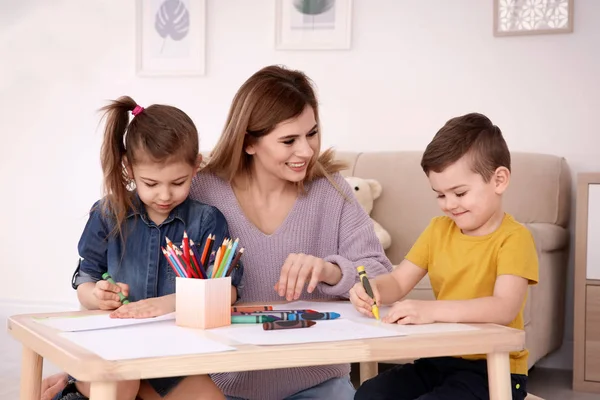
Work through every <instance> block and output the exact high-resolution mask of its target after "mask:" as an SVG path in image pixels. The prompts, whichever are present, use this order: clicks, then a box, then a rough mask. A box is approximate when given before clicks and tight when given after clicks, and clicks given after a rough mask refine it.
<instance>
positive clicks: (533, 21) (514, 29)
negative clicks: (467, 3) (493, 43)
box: [494, 0, 574, 36]
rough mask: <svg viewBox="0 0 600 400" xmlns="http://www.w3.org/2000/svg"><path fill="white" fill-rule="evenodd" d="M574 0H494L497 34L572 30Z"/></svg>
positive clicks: (514, 34) (509, 34) (532, 33)
mask: <svg viewBox="0 0 600 400" xmlns="http://www.w3.org/2000/svg"><path fill="white" fill-rule="evenodd" d="M573 3H574V0H494V36H517V35H540V34H552V33H571V32H573Z"/></svg>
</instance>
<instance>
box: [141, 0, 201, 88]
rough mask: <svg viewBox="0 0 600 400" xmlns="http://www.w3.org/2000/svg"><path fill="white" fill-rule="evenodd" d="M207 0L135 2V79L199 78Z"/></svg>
mask: <svg viewBox="0 0 600 400" xmlns="http://www.w3.org/2000/svg"><path fill="white" fill-rule="evenodd" d="M205 68H206V0H137V2H136V73H137V75H138V76H148V77H157V76H202V75H204V74H205Z"/></svg>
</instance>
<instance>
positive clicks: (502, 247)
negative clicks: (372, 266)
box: [406, 214, 538, 375]
mask: <svg viewBox="0 0 600 400" xmlns="http://www.w3.org/2000/svg"><path fill="white" fill-rule="evenodd" d="M406 259H407V260H409V261H410V262H412V263H413V264H415V265H417V266H419V267H421V268H423V269H426V270H427V272H428V274H429V279H430V281H431V287H432V289H433V292H434V294H435V298H436V299H437V300H470V299H475V298H479V297H487V296H492V295H493V294H494V285H495V283H496V277H497V276H499V275H517V276H520V277H523V278H525V279H528V280H529V284H530V285H534V284H536V283H537V282H538V257H537V252H536V248H535V242H534V241H533V236H532V235H531V232H529V230H528V229H527V228H526V227H525V226H523V225H521V224H520V223H519V222H517V221H515V219H514V218H513V217H512V216H511V215H509V214H505V216H504V219H503V220H502V223H501V224H500V226H499V227H498V229H496V231H494V232H492V233H490V234H488V235H484V236H468V235H465V234H463V233H462V232H461V230H460V228H459V227H458V226H457V225H456V224H455V223H454V221H452V219H450V218H449V217H436V218H433V219H432V221H431V223H430V224H429V226H428V227H427V228H426V229H425V230H424V231H423V233H422V234H421V236H419V238H418V239H417V241H416V242H415V244H414V245H413V247H412V248H411V250H410V251H409V252H408V254H407V256H406ZM525 301H526V299H525V300H524V301H523V304H522V305H521V309H520V311H519V314H518V315H517V317H516V318H515V319H514V320H513V321H512V322H511V323H510V324H508V326H509V327H511V328H515V329H521V330H523V329H525V327H524V322H523V308H524V307H525ZM528 355H529V351H528V350H527V349H525V350H522V351H516V352H512V353H510V370H511V373H513V374H523V375H527V357H528ZM462 357H463V358H467V359H485V355H482V354H476V355H465V356H462Z"/></svg>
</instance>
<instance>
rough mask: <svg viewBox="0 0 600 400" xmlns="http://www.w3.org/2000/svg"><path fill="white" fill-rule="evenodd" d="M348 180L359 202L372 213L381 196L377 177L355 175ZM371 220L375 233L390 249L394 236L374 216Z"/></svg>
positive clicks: (385, 247) (384, 247) (368, 212)
mask: <svg viewBox="0 0 600 400" xmlns="http://www.w3.org/2000/svg"><path fill="white" fill-rule="evenodd" d="M346 181H347V182H348V183H349V184H350V186H351V187H352V189H353V192H354V196H355V197H356V199H357V200H358V203H359V204H360V205H361V206H362V207H363V208H364V209H365V211H366V212H367V214H369V215H371V211H372V210H373V201H374V200H375V199H377V198H378V197H379V196H381V191H382V187H381V184H380V183H379V182H378V181H376V180H375V179H363V178H358V177H355V176H351V177H346ZM371 221H373V226H374V228H375V234H376V235H377V238H379V241H380V242H381V245H382V246H383V249H384V250H386V249H388V248H389V247H390V245H391V244H392V237H391V236H390V234H389V233H388V231H386V230H385V229H384V228H383V226H381V225H380V224H379V223H378V222H377V221H375V220H374V219H373V218H371Z"/></svg>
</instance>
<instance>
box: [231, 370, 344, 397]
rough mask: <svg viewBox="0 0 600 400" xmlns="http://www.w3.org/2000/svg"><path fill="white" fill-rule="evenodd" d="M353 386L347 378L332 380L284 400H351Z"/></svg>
mask: <svg viewBox="0 0 600 400" xmlns="http://www.w3.org/2000/svg"><path fill="white" fill-rule="evenodd" d="M355 392H356V390H355V389H354V385H352V383H351V382H350V378H349V377H348V376H344V377H342V378H333V379H330V380H328V381H325V382H323V383H321V384H320V385H317V386H313V387H311V388H308V389H305V390H303V391H301V392H298V393H296V394H293V395H291V396H289V397H286V398H285V399H284V400H306V399H331V400H333V399H335V400H353V399H354V393H355ZM226 399H227V400H244V399H240V398H239V397H230V396H226Z"/></svg>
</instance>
